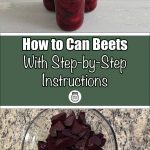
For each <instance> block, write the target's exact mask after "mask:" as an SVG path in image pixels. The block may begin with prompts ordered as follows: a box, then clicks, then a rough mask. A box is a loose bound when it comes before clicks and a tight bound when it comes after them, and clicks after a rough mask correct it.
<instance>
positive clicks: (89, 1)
mask: <svg viewBox="0 0 150 150" xmlns="http://www.w3.org/2000/svg"><path fill="white" fill-rule="evenodd" d="M96 6H97V0H85V12H90V11H92V10H94V9H95V8H96Z"/></svg>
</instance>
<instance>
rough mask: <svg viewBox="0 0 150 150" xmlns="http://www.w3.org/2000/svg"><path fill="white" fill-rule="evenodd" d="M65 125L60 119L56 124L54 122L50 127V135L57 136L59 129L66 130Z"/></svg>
mask: <svg viewBox="0 0 150 150" xmlns="http://www.w3.org/2000/svg"><path fill="white" fill-rule="evenodd" d="M64 128H65V126H64V125H63V124H62V123H61V122H60V121H58V122H57V123H56V124H54V125H53V126H52V127H51V129H50V135H51V136H52V137H56V136H57V131H62V130H64Z"/></svg>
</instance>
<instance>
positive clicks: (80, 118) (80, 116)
mask: <svg viewBox="0 0 150 150" xmlns="http://www.w3.org/2000/svg"><path fill="white" fill-rule="evenodd" d="M78 120H79V122H80V123H81V124H86V119H85V112H80V113H79V116H78Z"/></svg>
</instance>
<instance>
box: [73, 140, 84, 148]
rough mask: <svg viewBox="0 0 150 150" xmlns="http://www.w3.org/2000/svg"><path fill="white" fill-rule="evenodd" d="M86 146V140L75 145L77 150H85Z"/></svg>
mask: <svg viewBox="0 0 150 150" xmlns="http://www.w3.org/2000/svg"><path fill="white" fill-rule="evenodd" d="M85 144H86V140H85V139H83V140H80V141H78V142H77V143H76V144H75V148H76V149H79V150H80V149H81V150H84V149H85V146H86V145H85Z"/></svg>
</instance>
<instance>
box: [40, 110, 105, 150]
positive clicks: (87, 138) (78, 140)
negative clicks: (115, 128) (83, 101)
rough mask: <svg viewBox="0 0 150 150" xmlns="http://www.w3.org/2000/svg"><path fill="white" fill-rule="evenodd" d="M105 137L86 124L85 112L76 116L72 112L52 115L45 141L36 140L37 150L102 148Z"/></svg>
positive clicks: (97, 149) (89, 149) (90, 149)
mask: <svg viewBox="0 0 150 150" xmlns="http://www.w3.org/2000/svg"><path fill="white" fill-rule="evenodd" d="M105 143H106V139H105V138H104V135H103V134H102V133H98V134H95V132H94V131H92V130H91V126H90V125H88V124H86V118H85V113H84V112H80V113H79V115H78V118H76V116H75V114H74V112H72V113H71V114H70V115H69V116H68V117H67V118H66V113H60V114H58V115H55V116H54V117H52V125H51V128H50V133H49V135H48V137H47V139H46V142H43V141H39V142H38V150H103V149H102V147H103V146H104V145H105Z"/></svg>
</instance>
